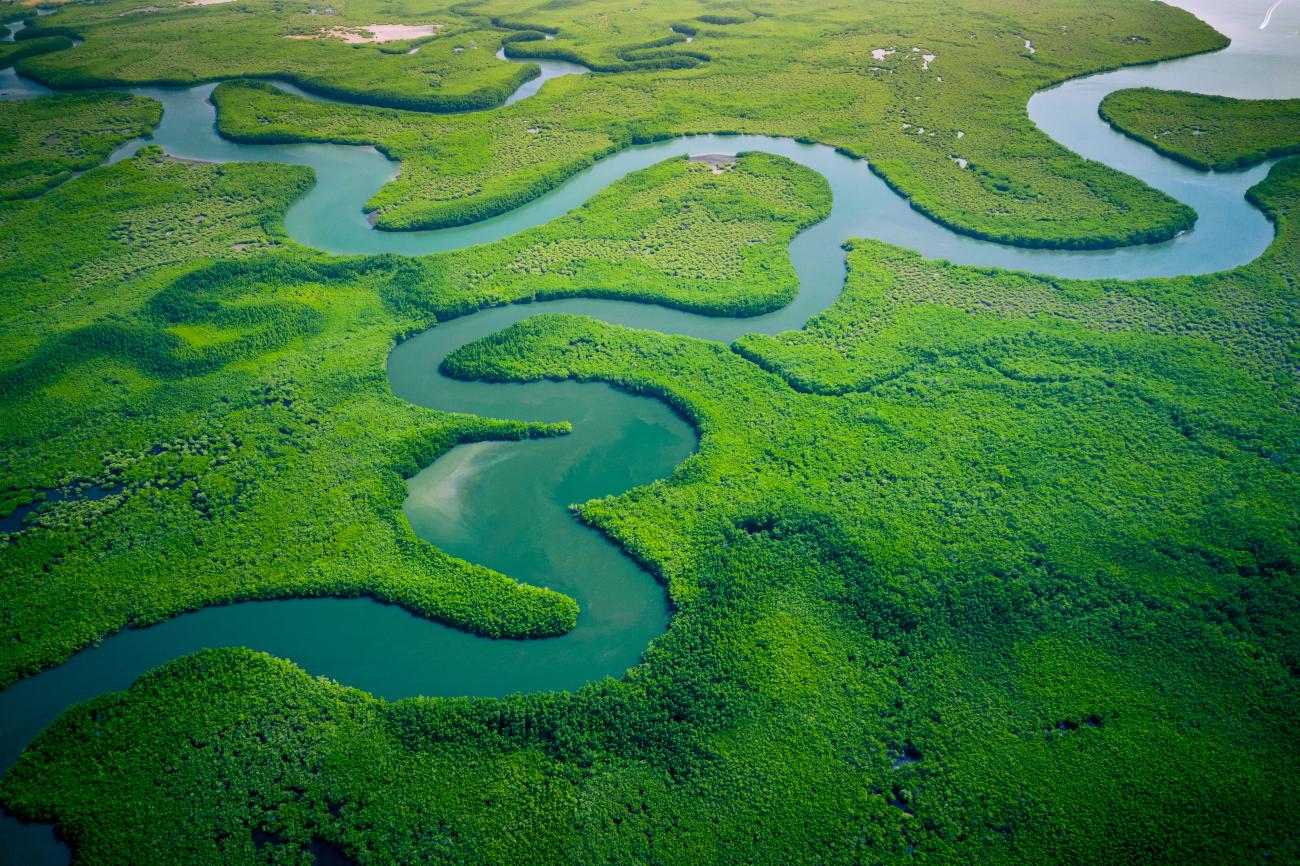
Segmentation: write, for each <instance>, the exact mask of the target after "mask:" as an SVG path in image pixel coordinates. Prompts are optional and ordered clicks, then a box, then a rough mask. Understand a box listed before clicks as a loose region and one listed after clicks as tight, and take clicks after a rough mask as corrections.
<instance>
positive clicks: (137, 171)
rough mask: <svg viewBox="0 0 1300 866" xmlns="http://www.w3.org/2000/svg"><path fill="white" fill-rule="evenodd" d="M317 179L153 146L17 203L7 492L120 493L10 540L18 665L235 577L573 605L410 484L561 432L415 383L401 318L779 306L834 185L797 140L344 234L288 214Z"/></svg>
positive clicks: (268, 585)
mask: <svg viewBox="0 0 1300 866" xmlns="http://www.w3.org/2000/svg"><path fill="white" fill-rule="evenodd" d="M306 183H307V177H306V176H305V172H304V171H303V170H302V169H298V168H290V167H284V166H274V167H269V166H251V165H238V164H232V165H227V166H210V165H193V164H184V163H175V162H172V161H170V160H168V159H166V158H165V157H162V156H161V155H159V154H158V152H157V150H156V149H149V150H148V151H146V152H144V153H142V154H141V155H140V156H138V157H137V158H135V159H133V160H129V161H127V162H124V163H121V164H119V165H116V166H109V167H105V168H101V169H96V170H94V171H93V172H90V173H89V174H87V175H86V176H84V177H83V178H82V179H81V180H79V181H78V182H76V183H72V184H67V185H65V186H63V187H60V188H59V189H56V190H54V191H51V192H49V193H47V194H46V195H45V196H43V197H42V198H40V199H38V200H36V201H33V202H24V203H14V204H12V205H9V206H8V208H9V209H8V210H7V211H0V229H3V236H4V238H5V241H4V243H5V246H6V250H5V254H4V255H3V256H0V282H3V283H4V284H6V285H10V284H12V285H15V286H22V287H24V290H23V291H20V292H16V293H14V294H12V295H8V296H6V297H5V298H4V299H3V303H4V305H5V306H4V307H3V324H2V325H0V328H2V330H0V333H3V335H4V339H3V341H0V342H2V343H3V346H4V349H3V355H0V359H2V360H3V362H4V367H3V368H0V396H3V397H4V405H5V408H4V411H3V414H2V415H0V418H3V426H2V427H0V435H2V436H3V440H2V441H3V444H4V448H3V452H4V458H3V460H4V463H3V466H4V477H5V479H6V481H7V487H8V488H9V489H8V490H6V491H5V494H6V495H5V499H6V500H7V501H8V502H9V508H12V507H13V506H14V505H17V504H19V503H21V502H24V501H27V500H30V498H31V497H32V496H33V495H34V492H35V491H36V490H38V489H42V488H58V489H61V490H64V491H67V492H75V490H76V489H77V488H78V487H79V486H81V485H83V484H85V483H87V482H93V483H96V484H99V485H100V486H102V487H104V488H105V489H111V490H116V491H118V492H116V493H114V494H113V495H111V496H108V497H106V498H104V499H100V500H95V501H86V500H83V499H78V498H76V497H73V498H70V499H66V500H63V501H61V502H58V503H52V504H49V505H46V506H44V507H42V508H41V509H39V510H38V511H37V512H35V513H34V514H32V515H31V516H30V517H29V518H28V520H29V521H30V522H32V523H33V524H34V527H35V528H33V529H32V530H29V531H26V532H22V533H19V534H17V535H15V536H13V537H11V539H10V542H9V543H8V544H6V545H3V546H0V573H3V575H4V577H5V579H4V581H3V583H0V593H2V595H0V598H2V599H3V609H4V610H5V616H4V621H3V629H2V630H0V636H2V639H3V646H4V647H5V649H4V652H3V654H0V659H2V660H3V667H2V668H0V681H9V680H12V679H13V678H14V677H16V676H17V675H19V674H21V673H24V672H29V671H31V670H34V669H36V668H38V667H40V666H43V665H47V664H51V663H53V662H57V661H60V660H62V659H63V658H65V657H67V656H68V655H69V654H70V653H72V652H73V651H75V650H77V649H79V648H81V647H83V646H85V645H86V644H88V643H90V642H92V641H95V640H98V639H99V638H101V637H103V636H104V635H105V634H107V633H109V632H112V631H114V630H116V629H119V628H121V627H123V626H126V625H129V624H140V623H146V622H154V621H157V620H159V619H163V618H165V617H168V616H171V615H174V614H175V613H177V612H179V611H181V610H185V609H190V608H195V607H200V606H203V605H206V604H213V603H217V602H221V601H229V600H233V599H239V598H274V597H281V596H286V595H304V594H307V595H324V594H328V595H343V596H349V595H357V594H361V593H365V594H369V595H373V596H375V597H378V598H381V599H385V600H389V601H393V602H397V603H400V604H403V605H405V606H406V607H408V608H410V609H412V610H415V611H419V612H421V613H424V614H426V615H429V616H432V617H437V618H439V619H442V620H445V621H447V622H451V623H455V624H457V625H460V626H463V627H465V628H468V629H472V630H475V631H478V632H482V633H485V634H490V635H513V636H526V635H538V634H552V633H557V632H562V631H565V630H567V629H569V628H571V627H572V625H573V622H574V618H575V616H576V613H577V609H576V605H575V604H574V602H573V601H572V600H571V599H568V598H566V597H564V596H560V595H558V594H557V593H554V592H550V591H546V590H540V589H535V588H532V587H526V586H523V585H521V584H516V583H515V582H514V581H512V580H508V579H507V578H505V577H502V576H500V575H495V574H493V573H490V572H488V571H487V570H486V569H483V568H481V567H478V566H471V565H469V564H467V563H464V562H460V561H458V560H453V559H451V558H449V557H447V556H445V555H444V554H442V553H441V552H439V551H437V550H434V549H433V548H431V547H430V546H429V545H427V544H424V543H423V542H420V541H419V540H418V539H416V537H415V536H414V535H413V534H412V532H411V529H410V527H409V525H407V523H406V520H405V518H404V517H403V516H402V515H401V514H400V512H399V510H398V509H399V508H400V505H401V502H402V499H403V498H404V494H405V487H404V485H403V483H402V478H403V477H404V476H410V475H413V474H414V473H415V472H416V471H418V470H419V469H420V468H421V467H423V466H425V465H427V464H428V463H430V462H432V461H433V459H434V458H435V457H437V456H438V455H439V454H441V453H443V452H444V451H445V450H447V449H448V448H450V447H451V446H453V445H455V444H457V443H458V442H463V441H470V440H473V439H481V438H484V437H489V436H490V437H493V438H511V437H520V436H526V435H542V434H548V433H551V432H555V430H554V429H553V428H547V427H543V426H534V425H524V424H516V423H496V422H488V421H484V420H481V419H474V418H465V417H461V416H448V415H446V414H444V413H437V412H431V411H427V410H423V409H419V408H417V407H414V406H411V405H409V404H407V403H405V402H404V401H401V400H397V399H396V398H394V397H393V396H392V394H391V393H390V391H389V390H388V385H387V381H386V379H385V376H384V371H383V366H384V358H385V355H386V353H387V351H388V349H389V347H390V345H391V343H392V340H393V337H394V335H395V334H405V333H410V332H413V331H416V330H419V329H422V328H424V327H427V326H429V325H430V324H432V323H433V322H434V321H436V320H438V319H442V318H447V317H450V316H455V315H459V314H462V313H465V312H469V311H471V310H474V309H478V308H481V307H485V306H492V305H495V304H500V303H503V302H507V301H515V300H524V299H529V298H546V297H558V296H561V295H574V294H590V295H603V296H611V297H626V298H639V299H644V300H654V301H659V302H662V303H666V304H672V305H674V306H680V307H685V308H688V309H697V310H702V311H710V312H717V313H734V314H744V313H754V312H760V311H763V310H769V309H773V308H776V307H779V306H781V305H783V304H785V303H787V302H788V301H789V299H790V298H791V296H792V295H793V293H794V290H795V288H796V286H797V280H796V277H795V274H794V271H793V269H792V268H791V267H790V264H789V260H788V258H787V256H786V253H785V249H786V246H787V245H788V243H789V241H790V239H791V238H792V237H793V236H794V234H795V232H796V231H797V229H798V228H799V227H801V226H806V225H808V224H810V223H812V222H814V221H816V220H817V219H820V218H822V217H824V216H825V215H826V213H827V212H828V211H829V209H830V195H829V191H828V190H827V188H826V184H825V181H823V180H822V179H821V178H820V177H819V176H817V175H816V174H814V173H813V172H810V171H809V170H807V169H805V168H802V167H800V166H798V165H795V164H794V163H791V162H789V161H787V160H784V159H781V158H778V157H772V156H769V155H766V154H754V155H751V156H746V157H742V158H741V159H740V160H739V161H738V162H737V164H736V165H735V167H733V168H731V169H730V170H727V171H724V172H723V173H721V174H714V173H713V172H712V171H711V170H710V167H709V166H707V165H703V164H699V163H692V162H688V161H686V160H684V159H675V160H670V161H668V162H666V163H662V164H660V165H658V166H655V167H652V168H650V169H647V170H645V171H642V172H638V173H635V174H632V175H629V176H628V177H627V178H625V179H624V180H623V181H622V182H620V183H618V184H616V185H615V186H613V187H611V188H610V189H608V190H606V191H604V192H603V193H601V194H600V195H598V196H596V197H594V198H593V200H592V201H590V202H589V203H587V204H586V205H585V206H583V207H582V208H580V209H578V210H577V211H575V212H574V213H572V214H570V215H568V216H565V217H564V218H562V219H560V220H557V221H555V222H554V223H552V224H550V225H548V226H545V227H540V228H537V229H533V230H531V231H528V232H524V233H522V234H520V235H518V236H516V237H513V238H509V239H507V240H504V241H501V242H499V243H497V244H492V245H489V246H484V247H475V248H471V249H469V250H465V251H464V252H460V253H452V254H446V255H443V256H438V257H431V258H429V259H426V260H420V261H412V260H399V259H396V258H393V257H387V256H384V257H372V258H366V259H344V260H340V259H332V258H328V257H322V256H319V255H315V254H309V253H307V252H306V251H303V250H301V249H300V248H297V247H295V246H293V245H291V244H285V241H284V238H283V233H282V229H281V228H280V226H279V222H278V213H279V212H280V211H281V210H283V208H284V207H285V206H286V204H287V202H288V201H289V200H290V199H291V198H292V197H294V196H295V195H297V194H298V193H299V192H300V191H301V190H302V189H303V188H304V186H305V184H306ZM108 190H112V191H113V193H112V195H106V194H105V193H106V191H108ZM71 226H90V227H94V229H95V230H96V231H94V232H92V231H90V230H87V229H80V230H78V231H77V232H75V233H74V232H72V231H71V229H70V227H71ZM74 239H75V240H74ZM20 250H21V255H19V252H18V251H20ZM277 251H278V252H277ZM267 253H276V254H274V255H269V256H268V255H266V254H267ZM232 259H234V260H235V261H231V260H232ZM363 430H364V431H367V432H366V434H365V435H359V431H363ZM253 540H256V542H257V543H253ZM163 563H165V564H166V565H165V567H164V565H163ZM142 575H148V576H149V577H148V580H147V582H146V584H145V587H142V586H141V582H140V581H141V576H142ZM520 577H524V578H526V577H527V576H526V575H521V576H520Z"/></svg>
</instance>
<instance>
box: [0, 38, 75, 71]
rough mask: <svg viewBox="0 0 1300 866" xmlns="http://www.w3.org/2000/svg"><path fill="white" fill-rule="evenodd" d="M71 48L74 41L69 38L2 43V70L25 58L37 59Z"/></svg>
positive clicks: (0, 55)
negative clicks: (43, 55)
mask: <svg viewBox="0 0 1300 866" xmlns="http://www.w3.org/2000/svg"><path fill="white" fill-rule="evenodd" d="M71 47H72V40H71V39H69V38H68V37H67V36H44V37H41V38H39V39H25V40H22V41H16V42H0V69H7V68H8V67H10V66H13V65H14V64H15V63H17V62H18V61H19V60H22V59H23V58H24V57H35V56H36V55H37V54H47V53H49V52H51V51H62V50H63V49H65V48H71Z"/></svg>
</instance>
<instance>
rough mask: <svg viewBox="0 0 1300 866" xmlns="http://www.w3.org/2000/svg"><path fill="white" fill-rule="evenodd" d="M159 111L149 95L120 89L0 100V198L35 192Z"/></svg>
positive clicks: (143, 126) (89, 161) (137, 130)
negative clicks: (113, 91)
mask: <svg viewBox="0 0 1300 866" xmlns="http://www.w3.org/2000/svg"><path fill="white" fill-rule="evenodd" d="M20 44H25V43H20ZM161 117H162V106H160V105H159V104H158V103H157V102H156V101H155V100H152V99H143V98H140V97H137V96H128V95H126V94H122V93H78V94H70V95H66V96H62V95H56V96H45V97H41V98H38V99H30V100H24V101H18V100H13V101H9V102H0V199H9V198H24V197H26V196H32V195H37V194H38V193H41V192H43V191H45V190H47V189H49V188H50V187H52V186H55V185H57V184H60V183H62V182H63V181H65V180H67V179H68V178H69V177H71V176H72V173H73V172H74V171H84V170H85V169H88V168H91V167H93V166H96V165H98V164H99V163H101V162H103V161H104V158H105V157H107V156H108V155H109V154H110V153H112V152H113V151H114V150H116V149H117V148H118V147H119V146H121V145H122V144H125V143H126V142H127V141H130V140H131V139H133V138H138V137H139V136H142V135H144V134H146V133H147V132H148V131H149V130H151V129H153V127H154V125H155V124H157V123H158V120H159V119H160V118H161Z"/></svg>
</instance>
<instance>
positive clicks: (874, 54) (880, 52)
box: [871, 48, 894, 60]
mask: <svg viewBox="0 0 1300 866" xmlns="http://www.w3.org/2000/svg"><path fill="white" fill-rule="evenodd" d="M893 53H894V49H893V48H890V49H888V50H886V49H884V48H873V49H872V50H871V59H872V60H884V59H885V58H886V57H888V56H889V55H891V54H893Z"/></svg>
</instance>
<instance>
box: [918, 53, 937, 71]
mask: <svg viewBox="0 0 1300 866" xmlns="http://www.w3.org/2000/svg"><path fill="white" fill-rule="evenodd" d="M936 56H937V55H934V54H922V55H921V68H922V69H929V68H930V63H931V62H933V61H934V58H935V57H936Z"/></svg>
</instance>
